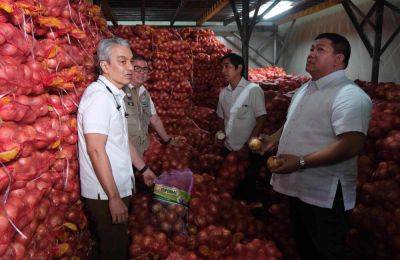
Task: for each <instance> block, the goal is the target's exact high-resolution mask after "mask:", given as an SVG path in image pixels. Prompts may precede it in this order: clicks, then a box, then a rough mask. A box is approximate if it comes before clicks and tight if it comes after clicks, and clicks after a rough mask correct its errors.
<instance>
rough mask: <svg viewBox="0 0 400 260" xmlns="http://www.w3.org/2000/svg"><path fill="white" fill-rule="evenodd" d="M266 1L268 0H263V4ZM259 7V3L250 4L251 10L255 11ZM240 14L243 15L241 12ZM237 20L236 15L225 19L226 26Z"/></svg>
mask: <svg viewBox="0 0 400 260" xmlns="http://www.w3.org/2000/svg"><path fill="white" fill-rule="evenodd" d="M266 2H268V0H261V4H265V3H266ZM256 7H257V3H255V4H253V5H251V6H250V12H252V11H254V10H255V9H256ZM239 15H242V14H241V13H240V14H239ZM234 21H235V16H232V17H229V18H227V19H225V20H224V22H223V23H224V26H226V25H228V24H230V23H233V22H234Z"/></svg>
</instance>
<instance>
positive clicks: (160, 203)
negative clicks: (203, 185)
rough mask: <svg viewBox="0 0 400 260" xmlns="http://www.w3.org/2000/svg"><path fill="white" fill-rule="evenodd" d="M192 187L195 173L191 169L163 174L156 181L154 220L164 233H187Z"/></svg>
mask: <svg viewBox="0 0 400 260" xmlns="http://www.w3.org/2000/svg"><path fill="white" fill-rule="evenodd" d="M192 187H193V173H192V171H191V170H190V169H185V170H181V171H178V170H172V171H169V172H166V173H163V174H162V175H160V177H159V178H158V179H157V180H156V181H155V186H154V199H155V203H154V204H153V208H152V211H153V213H154V215H153V219H154V222H155V224H157V225H159V228H160V229H161V230H162V231H164V232H166V233H168V234H186V233H187V225H188V205H189V201H190V194H191V191H192Z"/></svg>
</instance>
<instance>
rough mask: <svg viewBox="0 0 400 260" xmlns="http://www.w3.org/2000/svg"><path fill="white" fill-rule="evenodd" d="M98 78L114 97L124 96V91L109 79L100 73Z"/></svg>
mask: <svg viewBox="0 0 400 260" xmlns="http://www.w3.org/2000/svg"><path fill="white" fill-rule="evenodd" d="M99 79H100V80H101V81H103V82H104V83H105V84H106V86H107V87H109V88H110V90H111V92H112V94H113V95H115V96H116V97H118V98H123V97H124V96H125V92H124V91H123V90H122V89H119V88H117V87H116V86H115V85H114V84H113V83H112V82H111V81H109V80H108V79H107V78H106V77H104V76H103V75H100V76H99Z"/></svg>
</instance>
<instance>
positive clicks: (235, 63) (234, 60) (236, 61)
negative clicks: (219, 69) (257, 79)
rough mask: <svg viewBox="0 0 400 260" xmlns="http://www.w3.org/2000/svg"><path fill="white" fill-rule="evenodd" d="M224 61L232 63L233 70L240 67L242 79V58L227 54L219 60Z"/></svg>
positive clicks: (234, 54)
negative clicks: (227, 60)
mask: <svg viewBox="0 0 400 260" xmlns="http://www.w3.org/2000/svg"><path fill="white" fill-rule="evenodd" d="M225 59H229V61H230V62H231V63H232V65H233V66H235V69H237V68H238V67H239V65H242V73H241V74H242V77H244V60H243V58H242V56H240V55H237V54H236V53H232V52H231V53H228V54H225V55H224V56H223V57H222V58H221V62H222V61H223V60H225Z"/></svg>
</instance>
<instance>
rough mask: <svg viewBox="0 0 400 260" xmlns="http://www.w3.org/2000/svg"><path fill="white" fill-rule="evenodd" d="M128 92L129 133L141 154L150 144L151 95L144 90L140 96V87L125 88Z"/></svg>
mask: <svg viewBox="0 0 400 260" xmlns="http://www.w3.org/2000/svg"><path fill="white" fill-rule="evenodd" d="M124 91H125V93H126V95H125V98H124V102H125V107H126V112H127V113H128V118H127V121H128V134H129V141H130V142H131V143H132V144H133V145H135V148H136V150H137V151H138V153H139V154H140V155H143V153H144V151H146V149H147V148H148V146H149V139H148V128H149V123H150V118H151V108H150V95H149V92H147V90H146V91H144V92H143V93H142V94H141V95H140V96H139V88H132V89H130V88H129V87H128V86H126V87H125V88H124Z"/></svg>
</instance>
